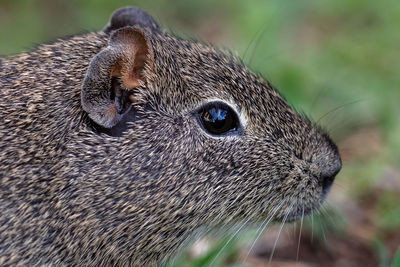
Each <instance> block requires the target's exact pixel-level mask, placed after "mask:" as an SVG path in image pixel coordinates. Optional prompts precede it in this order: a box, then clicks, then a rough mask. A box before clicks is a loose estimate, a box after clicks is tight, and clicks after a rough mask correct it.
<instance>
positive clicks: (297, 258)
mask: <svg viewBox="0 0 400 267" xmlns="http://www.w3.org/2000/svg"><path fill="white" fill-rule="evenodd" d="M303 219H304V206H303V207H302V210H301V221H300V232H299V241H298V243H297V254H296V262H297V261H299V250H300V240H301V231H302V230H303Z"/></svg>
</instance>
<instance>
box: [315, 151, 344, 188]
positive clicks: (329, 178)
mask: <svg viewBox="0 0 400 267" xmlns="http://www.w3.org/2000/svg"><path fill="white" fill-rule="evenodd" d="M320 167H321V176H320V181H321V182H322V189H323V192H324V193H327V192H328V191H329V189H330V188H331V186H332V184H333V181H334V180H335V176H336V174H338V172H339V171H340V169H341V168H342V160H341V159H340V155H339V152H338V151H337V148H336V147H335V149H334V153H332V154H331V155H330V156H329V157H327V158H326V159H325V164H320Z"/></svg>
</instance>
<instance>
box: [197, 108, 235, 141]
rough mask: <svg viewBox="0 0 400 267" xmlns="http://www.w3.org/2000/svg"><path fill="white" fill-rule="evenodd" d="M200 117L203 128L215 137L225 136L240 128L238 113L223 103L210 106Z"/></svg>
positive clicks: (203, 110) (204, 109) (200, 113)
mask: <svg viewBox="0 0 400 267" xmlns="http://www.w3.org/2000/svg"><path fill="white" fill-rule="evenodd" d="M198 115H199V118H200V121H201V124H202V125H203V128H204V129H205V130H206V131H208V132H209V133H211V134H213V135H223V134H226V133H228V132H231V131H234V130H237V128H238V118H237V116H236V113H235V112H234V111H233V110H232V109H231V108H230V107H229V106H227V105H226V104H223V103H211V104H208V105H206V106H205V107H203V108H202V109H200V110H199V112H198Z"/></svg>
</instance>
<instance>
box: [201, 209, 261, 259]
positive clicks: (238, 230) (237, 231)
mask: <svg viewBox="0 0 400 267" xmlns="http://www.w3.org/2000/svg"><path fill="white" fill-rule="evenodd" d="M253 216H254V214H253V215H251V216H249V218H247V220H246V221H245V222H244V223H243V224H242V225H241V226H240V227H239V229H237V230H236V232H235V233H234V234H233V235H232V236H231V237H230V238H229V239H228V241H226V243H225V245H224V246H223V247H222V248H221V249H220V250H219V251H218V253H217V255H215V256H214V259H213V260H212V261H211V263H210V264H209V266H213V263H214V262H215V260H216V259H217V258H218V256H219V255H220V254H221V252H222V251H223V250H224V249H225V248H226V246H227V245H228V244H229V242H231V241H232V239H233V238H234V237H235V236H236V235H237V234H238V233H239V232H240V230H241V229H242V228H243V227H244V226H245V225H246V224H247V223H248V222H249V221H250V220H251V219H252V218H253Z"/></svg>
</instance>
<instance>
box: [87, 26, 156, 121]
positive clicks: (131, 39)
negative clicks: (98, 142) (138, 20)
mask: <svg viewBox="0 0 400 267" xmlns="http://www.w3.org/2000/svg"><path fill="white" fill-rule="evenodd" d="M152 63H153V53H152V50H151V46H150V44H149V41H148V38H147V37H146V35H145V33H144V32H142V31H141V30H139V29H137V28H133V27H125V28H121V29H118V30H116V31H114V32H113V33H112V35H111V37H110V41H109V45H108V46H107V47H106V48H105V49H103V50H102V51H100V53H98V54H97V55H96V56H95V57H94V58H93V59H92V60H91V62H90V64H89V68H88V70H87V72H86V76H85V78H84V80H83V85H82V90H81V104H82V108H83V110H85V111H86V112H87V113H88V115H89V117H90V118H91V119H92V120H93V121H94V122H95V123H97V124H98V125H100V126H102V127H105V128H111V127H113V126H115V125H116V124H117V123H118V122H119V121H121V120H122V118H123V116H124V114H126V113H127V112H128V111H129V109H130V108H131V102H129V101H132V100H133V99H134V98H132V97H131V96H130V97H124V98H123V99H121V98H120V96H121V95H122V96H126V95H129V94H126V92H125V93H124V94H121V93H120V92H116V91H117V90H125V91H131V90H130V89H133V88H138V87H141V86H142V85H145V84H146V83H147V82H148V79H147V71H148V70H150V69H152ZM113 78H120V79H121V81H122V86H116V85H115V84H116V83H115V82H112V81H113ZM143 88H144V86H143V87H142V89H143ZM126 107H128V108H126Z"/></svg>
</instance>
